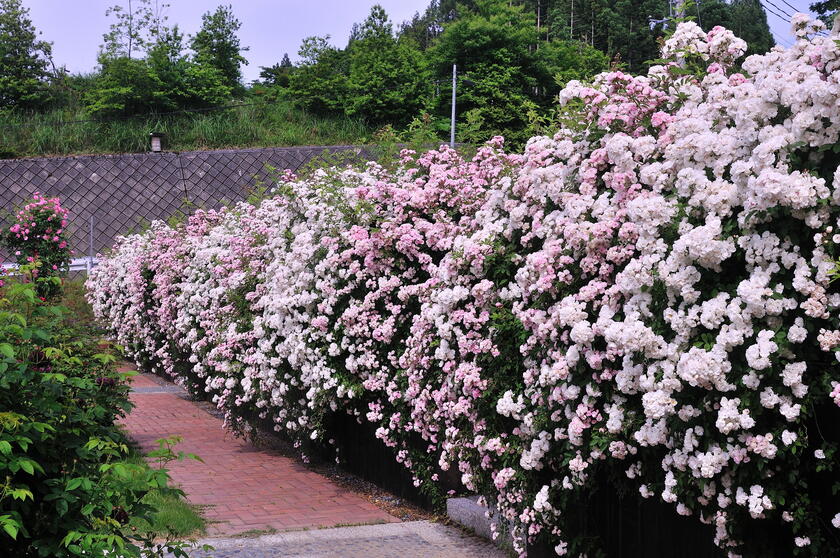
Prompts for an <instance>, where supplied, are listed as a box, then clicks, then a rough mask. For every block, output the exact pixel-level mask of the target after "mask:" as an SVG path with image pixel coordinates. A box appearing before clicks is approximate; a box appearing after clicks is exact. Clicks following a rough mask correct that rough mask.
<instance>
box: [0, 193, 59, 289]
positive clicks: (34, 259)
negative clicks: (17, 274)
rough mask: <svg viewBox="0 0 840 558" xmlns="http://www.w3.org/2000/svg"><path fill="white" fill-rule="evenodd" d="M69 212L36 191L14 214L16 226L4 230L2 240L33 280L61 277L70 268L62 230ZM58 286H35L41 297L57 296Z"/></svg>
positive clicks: (46, 282)
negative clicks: (27, 269) (34, 278)
mask: <svg viewBox="0 0 840 558" xmlns="http://www.w3.org/2000/svg"><path fill="white" fill-rule="evenodd" d="M67 215H68V211H67V210H66V209H64V208H63V207H61V202H60V201H59V199H58V198H47V197H45V196H42V195H41V194H39V193H38V192H36V193H35V196H34V198H33V199H32V201H31V202H29V203H28V204H26V205H25V206H23V208H22V209H21V210H19V211H18V212H17V213H16V214H15V223H14V224H13V225H11V226H10V227H9V228H8V230H6V231H4V234H3V237H2V240H3V243H4V244H5V245H6V247H8V249H9V250H10V251H11V252H12V254H14V256H15V259H16V260H17V263H18V265H21V266H28V267H29V269H31V271H32V276H33V277H42V278H49V277H61V276H63V275H64V274H66V273H67V270H68V268H69V266H70V254H71V252H70V248H69V246H68V245H67V238H66V233H65V230H66V228H67ZM59 285H60V283H56V282H54V281H41V282H38V283H37V289H38V294H39V296H41V297H53V296H55V295H57V294H58V293H59V290H60V287H59Z"/></svg>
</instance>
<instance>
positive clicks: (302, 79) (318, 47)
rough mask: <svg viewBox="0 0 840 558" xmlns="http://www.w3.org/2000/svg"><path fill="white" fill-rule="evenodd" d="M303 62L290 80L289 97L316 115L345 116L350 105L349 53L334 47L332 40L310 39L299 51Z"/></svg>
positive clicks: (323, 38) (304, 41)
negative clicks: (344, 113)
mask: <svg viewBox="0 0 840 558" xmlns="http://www.w3.org/2000/svg"><path fill="white" fill-rule="evenodd" d="M298 56H299V57H300V59H301V61H300V64H299V65H298V67H297V68H295V71H294V72H292V74H291V75H290V76H289V97H290V98H291V99H292V102H294V103H295V104H296V105H298V106H300V107H303V108H306V109H308V110H311V111H313V112H316V113H320V114H325V113H333V114H335V113H339V112H344V107H345V105H346V103H347V76H348V74H349V73H350V63H349V56H348V52H347V51H346V50H343V49H338V48H336V47H334V46H333V45H331V44H330V36H329V35H326V36H324V37H306V38H305V39H304V40H303V43H302V44H301V46H300V50H298Z"/></svg>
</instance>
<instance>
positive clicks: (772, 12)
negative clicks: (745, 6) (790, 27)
mask: <svg viewBox="0 0 840 558" xmlns="http://www.w3.org/2000/svg"><path fill="white" fill-rule="evenodd" d="M761 7H762V8H764V11H765V12H768V13H771V14H773V15H774V16H776V17H777V18H779V19H781V20H782V21H784V22H785V23H790V19H788V18H786V17H784V16H781V15H779V14H778V13H777V12H775V11H773V10H771V9H770V8H768V7H767V6H766V5H765V4H764V3H763V2H762V3H761Z"/></svg>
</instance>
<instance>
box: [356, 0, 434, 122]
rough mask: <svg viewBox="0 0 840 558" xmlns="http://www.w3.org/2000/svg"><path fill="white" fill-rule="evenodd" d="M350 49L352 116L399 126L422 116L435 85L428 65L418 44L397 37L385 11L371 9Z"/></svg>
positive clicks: (375, 8) (377, 6) (376, 6)
mask: <svg viewBox="0 0 840 558" xmlns="http://www.w3.org/2000/svg"><path fill="white" fill-rule="evenodd" d="M348 49H349V51H350V73H349V79H348V87H349V92H350V95H349V97H348V102H347V105H346V106H345V112H346V113H347V114H349V115H351V116H352V115H359V116H363V117H364V118H365V119H367V120H368V121H370V122H373V123H377V124H386V123H388V124H394V125H402V124H406V123H408V121H409V120H410V119H411V118H412V117H414V116H417V114H418V113H419V111H420V108H421V107H422V105H423V103H424V101H425V100H426V98H427V96H428V92H429V88H430V85H431V82H430V78H429V74H428V71H427V64H426V60H425V57H424V56H423V53H422V52H421V51H420V49H419V48H418V47H417V44H416V43H414V41H412V40H410V39H408V38H404V39H402V40H399V41H398V40H397V39H396V38H395V37H394V35H393V26H392V25H391V21H390V20H389V19H388V14H387V13H385V10H384V9H383V8H382V6H379V5H375V6H373V8H371V11H370V15H369V16H368V17H367V19H366V20H365V21H364V22H363V23H362V24H361V25H359V26H357V27H356V37H355V38H354V41H353V42H352V43H351V44H350V46H349V47H348Z"/></svg>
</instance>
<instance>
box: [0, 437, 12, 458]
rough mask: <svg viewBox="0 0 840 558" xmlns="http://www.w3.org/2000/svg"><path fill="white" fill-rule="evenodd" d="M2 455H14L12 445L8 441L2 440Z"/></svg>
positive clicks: (0, 442)
mask: <svg viewBox="0 0 840 558" xmlns="http://www.w3.org/2000/svg"><path fill="white" fill-rule="evenodd" d="M0 453H2V454H3V455H9V454H10V453H12V444H10V443H9V442H7V441H6V440H0Z"/></svg>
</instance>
